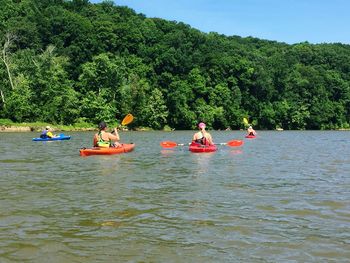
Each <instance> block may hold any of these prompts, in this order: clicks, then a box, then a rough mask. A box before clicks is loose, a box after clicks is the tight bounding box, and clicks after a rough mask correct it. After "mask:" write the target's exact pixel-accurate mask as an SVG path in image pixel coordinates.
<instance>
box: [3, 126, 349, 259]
mask: <svg viewBox="0 0 350 263" xmlns="http://www.w3.org/2000/svg"><path fill="white" fill-rule="evenodd" d="M66 134H67V135H71V136H72V139H71V140H69V141H56V142H46V143H45V142H32V141H31V138H32V137H35V136H36V135H37V134H34V133H0V193H1V198H0V262H349V261H350V132H347V131H282V132H279V131H261V132H259V135H258V137H257V138H256V139H244V134H243V132H239V131H213V132H212V135H213V137H214V141H215V142H227V141H229V140H232V139H243V140H244V145H243V147H229V146H219V150H218V151H217V152H215V153H197V154H196V153H190V152H189V151H188V149H187V147H185V146H179V147H176V148H174V149H172V150H164V149H162V148H161V147H160V145H159V143H160V142H161V141H165V140H172V141H175V142H177V143H187V142H188V141H189V139H190V138H191V136H192V134H193V131H175V132H123V133H121V137H122V141H124V142H134V143H135V144H136V147H135V150H134V151H133V152H130V153H126V154H120V155H113V156H90V157H80V156H79V149H80V148H81V147H84V146H85V147H88V146H90V145H91V142H92V136H93V133H91V132H71V133H66Z"/></svg>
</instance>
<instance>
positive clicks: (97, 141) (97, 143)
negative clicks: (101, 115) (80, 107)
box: [94, 121, 120, 147]
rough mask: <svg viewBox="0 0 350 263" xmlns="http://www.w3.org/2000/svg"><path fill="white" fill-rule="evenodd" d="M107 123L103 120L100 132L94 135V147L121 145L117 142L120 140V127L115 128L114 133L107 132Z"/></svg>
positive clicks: (99, 126) (99, 128)
mask: <svg viewBox="0 0 350 263" xmlns="http://www.w3.org/2000/svg"><path fill="white" fill-rule="evenodd" d="M106 129H107V124H106V123H105V122H104V121H101V122H100V124H99V125H98V130H99V131H98V133H96V134H95V136H94V147H119V146H120V143H119V142H117V141H119V140H120V137H119V134H118V129H117V128H114V130H113V132H114V134H112V133H110V132H107V131H106Z"/></svg>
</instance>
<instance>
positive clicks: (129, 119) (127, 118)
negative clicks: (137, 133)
mask: <svg viewBox="0 0 350 263" xmlns="http://www.w3.org/2000/svg"><path fill="white" fill-rule="evenodd" d="M133 120H134V116H132V114H131V113H129V114H128V115H126V116H125V117H124V119H123V121H122V125H123V126H124V125H128V124H129V123H131V122H132V121H133Z"/></svg>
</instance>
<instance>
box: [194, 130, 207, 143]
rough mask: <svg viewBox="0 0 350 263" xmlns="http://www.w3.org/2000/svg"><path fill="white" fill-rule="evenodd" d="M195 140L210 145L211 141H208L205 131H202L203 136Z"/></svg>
mask: <svg viewBox="0 0 350 263" xmlns="http://www.w3.org/2000/svg"><path fill="white" fill-rule="evenodd" d="M194 142H196V143H200V144H201V145H209V142H208V140H207V138H205V136H204V135H203V133H202V138H200V139H196V140H195V141H194Z"/></svg>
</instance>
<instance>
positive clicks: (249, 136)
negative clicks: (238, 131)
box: [245, 135, 256, 139]
mask: <svg viewBox="0 0 350 263" xmlns="http://www.w3.org/2000/svg"><path fill="white" fill-rule="evenodd" d="M245 137H246V138H249V139H253V138H255V137H256V135H246V136H245Z"/></svg>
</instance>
